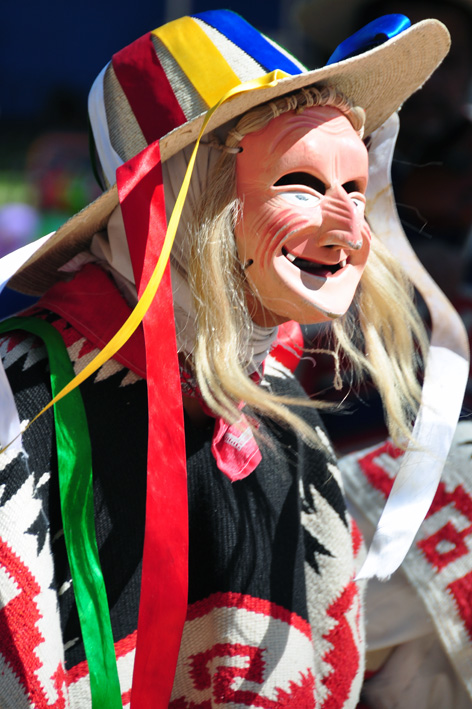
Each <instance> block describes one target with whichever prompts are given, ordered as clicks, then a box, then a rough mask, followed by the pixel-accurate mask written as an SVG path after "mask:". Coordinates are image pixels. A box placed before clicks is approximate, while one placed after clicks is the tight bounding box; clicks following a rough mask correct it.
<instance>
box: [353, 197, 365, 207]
mask: <svg viewBox="0 0 472 709" xmlns="http://www.w3.org/2000/svg"><path fill="white" fill-rule="evenodd" d="M351 200H352V201H353V202H354V204H355V205H356V208H357V209H364V207H365V203H364V202H363V201H362V199H358V198H357V197H351Z"/></svg>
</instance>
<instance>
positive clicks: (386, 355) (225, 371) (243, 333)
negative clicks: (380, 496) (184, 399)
mask: <svg viewBox="0 0 472 709" xmlns="http://www.w3.org/2000/svg"><path fill="white" fill-rule="evenodd" d="M308 106H335V107H336V108H338V109H339V110H340V111H342V112H343V113H344V114H345V115H346V116H347V117H348V119H349V120H350V122H351V124H352V125H353V127H354V129H355V130H356V131H358V133H359V134H360V135H362V130H363V125H364V118H365V115H364V111H363V109H362V108H359V107H354V106H352V105H351V104H350V102H349V101H348V100H347V99H346V98H345V97H344V96H343V95H341V94H339V93H338V92H337V91H335V90H334V89H332V88H328V87H323V88H321V89H317V88H310V89H303V90H302V91H300V92H298V93H296V94H294V95H292V96H285V97H282V98H280V99H277V100H275V101H272V102H270V103H268V104H264V105H262V106H258V107H257V108H255V109H253V110H251V111H249V112H248V113H247V114H245V115H244V116H243V117H242V118H241V119H240V120H239V122H238V124H237V125H236V127H235V128H233V129H232V130H230V131H229V133H228V136H227V139H226V146H227V147H228V148H229V149H230V150H229V151H228V152H224V153H223V155H222V157H221V159H220V161H219V163H218V165H217V167H216V168H215V170H214V172H213V174H212V176H211V178H210V181H209V185H208V189H207V190H206V192H205V195H204V198H203V200H202V203H201V206H200V210H199V212H198V214H197V215H196V217H195V222H194V224H193V226H192V228H191V229H190V235H189V239H190V252H189V267H188V276H189V285H190V289H191V292H192V295H193V299H194V305H195V309H196V319H197V337H196V344H195V349H194V352H193V353H192V360H191V366H192V367H193V370H194V373H195V376H196V379H197V382H198V385H199V388H200V391H201V393H202V396H203V398H204V400H205V402H206V403H207V405H208V406H209V407H210V408H211V409H212V410H213V411H214V412H215V413H217V414H218V415H220V416H223V417H224V418H225V419H226V420H227V421H230V422H232V423H235V422H236V421H238V419H239V417H240V411H239V410H238V408H237V406H238V403H239V402H240V401H241V400H243V401H244V402H245V403H246V405H247V406H248V407H250V410H251V411H252V412H254V414H255V415H265V416H269V417H271V418H273V419H275V420H277V421H280V422H282V423H285V424H288V425H290V426H292V427H294V428H296V429H297V431H299V432H300V433H301V435H302V436H303V437H304V438H305V439H306V440H307V441H309V442H311V443H314V444H315V445H318V444H319V440H318V438H317V434H316V433H315V432H314V431H313V430H312V429H311V428H310V427H309V426H308V425H307V424H306V423H305V422H304V421H303V419H301V418H300V417H299V416H297V415H296V414H295V413H293V412H292V411H291V410H290V408H288V407H289V406H291V405H298V406H300V405H302V406H316V407H322V406H323V403H322V402H320V401H313V400H308V399H301V398H288V397H280V396H275V395H274V394H271V393H270V391H268V390H267V389H266V388H262V387H258V386H256V385H255V384H254V383H253V382H252V381H251V379H250V378H249V377H248V376H247V373H246V367H247V364H248V362H246V361H244V357H245V353H246V352H247V343H248V342H249V339H250V336H251V331H252V327H253V323H252V320H251V317H250V314H249V312H248V308H247V305H246V301H245V295H244V293H245V283H246V281H245V276H244V271H243V268H242V266H241V264H240V263H239V260H238V254H237V250H236V243H235V239H234V224H235V222H236V220H237V219H238V216H239V213H240V209H241V205H240V204H239V202H238V200H237V198H236V179H235V159H236V158H235V155H234V148H236V147H237V146H238V144H239V142H240V141H241V140H242V138H243V137H244V136H245V135H247V134H248V133H252V132H255V131H258V130H261V129H262V128H264V127H265V126H266V125H267V124H268V123H269V121H271V120H272V119H273V118H275V117H276V116H278V115H280V114H281V113H285V112H287V111H293V110H295V111H301V110H304V108H306V107H308ZM359 324H360V328H359ZM332 333H333V338H334V345H333V353H334V355H335V357H336V358H338V359H339V358H342V360H343V361H344V362H346V361H347V362H349V363H350V366H351V368H352V371H353V373H354V376H355V378H357V379H362V378H363V377H364V376H365V374H366V373H367V374H368V375H369V376H370V377H371V378H372V380H373V381H374V383H375V384H376V386H377V388H378V390H379V392H380V394H381V397H382V401H383V405H384V409H385V412H386V420H387V424H388V427H389V431H390V433H391V435H392V436H393V438H394V440H395V441H396V442H398V443H400V442H401V439H402V438H404V437H405V436H406V437H408V436H409V435H410V430H411V419H412V416H413V414H414V411H415V410H416V408H417V405H418V402H419V397H420V386H419V384H418V381H417V378H416V371H417V359H418V358H417V346H419V351H420V352H421V353H423V354H424V353H425V351H426V348H427V340H426V336H425V333H424V329H423V326H422V323H421V320H420V318H419V316H418V314H417V312H416V309H415V307H414V305H413V301H412V287H411V284H410V283H409V281H408V279H407V277H406V276H405V275H404V273H403V271H402V269H401V267H400V266H399V265H398V264H397V263H396V261H395V260H394V259H393V257H392V256H390V254H389V252H388V251H387V250H386V249H385V248H384V247H383V246H382V244H381V243H380V241H379V240H378V239H377V238H376V237H375V235H374V236H373V240H372V248H371V255H370V257H369V262H368V266H367V267H366V269H365V272H364V275H363V277H362V280H361V284H360V286H359V289H358V292H357V294H356V296H355V299H354V302H353V305H352V306H351V309H350V311H349V312H348V314H347V315H346V316H344V317H342V318H340V319H339V320H337V321H334V322H333V323H332ZM386 372H388V376H386Z"/></svg>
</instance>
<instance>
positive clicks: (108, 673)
mask: <svg viewBox="0 0 472 709" xmlns="http://www.w3.org/2000/svg"><path fill="white" fill-rule="evenodd" d="M11 330H26V331H27V332H30V333H32V334H33V335H37V336H38V337H39V338H41V340H43V342H44V344H45V346H46V349H47V353H48V357H49V367H50V371H51V388H52V394H53V396H55V395H56V394H57V393H58V392H59V391H61V389H63V388H64V387H65V386H66V385H67V384H68V383H69V382H70V381H71V379H73V378H74V376H75V375H74V369H73V367H72V363H71V361H70V358H69V355H68V352H67V348H66V346H65V344H64V341H63V339H62V337H61V335H60V334H59V332H58V331H57V330H56V329H55V328H54V327H53V326H52V325H50V324H49V323H47V322H45V321H44V320H37V319H36V318H27V317H24V318H23V317H17V318H10V319H8V320H5V321H4V322H2V323H0V333H4V332H8V331H11ZM54 420H55V428H56V445H57V457H58V468H59V492H60V499H61V512H62V522H63V526H64V537H65V543H66V549H67V555H68V558H69V565H70V570H71V576H72V582H73V589H74V593H75V600H76V603H77V609H78V613H79V621H80V627H81V630H82V638H83V642H84V647H85V655H86V657H87V661H88V667H89V673H90V689H91V693H92V708H93V709H122V707H123V705H122V702H121V690H120V683H119V679H118V670H117V666H116V656H115V648H114V644H113V634H112V629H111V621H110V611H109V608H108V601H107V594H106V589H105V582H104V579H103V574H102V570H101V567H100V560H99V557H98V546H97V539H96V536H95V524H94V509H93V485H92V451H91V446H90V437H89V433H88V425H87V418H86V414H85V408H84V404H83V401H82V396H81V394H80V392H79V389H74V390H73V391H72V392H70V394H69V395H68V396H66V397H65V398H64V399H61V400H60V401H58V402H57V403H56V404H54Z"/></svg>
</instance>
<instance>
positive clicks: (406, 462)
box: [357, 114, 469, 579]
mask: <svg viewBox="0 0 472 709" xmlns="http://www.w3.org/2000/svg"><path fill="white" fill-rule="evenodd" d="M398 125H399V121H398V116H397V115H396V114H394V115H393V116H391V117H390V118H389V119H388V120H387V121H386V122H385V123H384V124H383V126H381V127H380V128H379V129H378V130H377V131H375V133H374V134H373V136H372V139H373V141H372V148H371V151H370V155H371V159H370V169H369V189H368V191H367V204H368V214H367V217H368V219H369V223H370V226H371V228H372V231H373V232H374V233H375V234H376V235H377V236H378V237H379V238H380V239H381V241H382V242H383V243H384V244H385V245H386V246H387V247H388V249H389V250H390V251H391V253H392V254H393V255H394V256H396V257H397V258H398V260H399V261H400V262H401V264H402V266H403V268H404V269H405V271H406V272H407V273H408V275H409V276H410V278H411V279H412V281H413V283H414V284H415V286H416V288H417V289H418V290H419V291H420V293H421V295H422V296H423V298H424V301H425V303H426V305H427V306H428V309H429V311H430V314H431V320H432V326H433V329H432V336H431V346H430V350H429V355H428V361H427V365H426V372H425V378H424V384H423V390H422V399H421V406H420V410H419V412H418V416H417V419H416V422H415V426H414V429H413V437H414V440H415V444H414V445H412V444H410V445H409V447H408V449H407V451H406V453H405V455H404V456H403V460H402V465H401V467H400V470H399V472H398V474H397V476H396V478H395V482H394V484H393V488H392V491H391V493H390V495H389V498H388V500H387V503H386V505H385V507H384V510H383V512H382V514H381V517H380V520H379V522H378V524H377V529H376V530H375V534H374V538H373V540H372V544H371V546H370V549H369V552H368V554H367V558H366V560H365V562H364V564H363V566H362V568H361V570H360V572H359V574H358V576H357V578H358V579H361V578H371V577H373V576H377V577H378V578H380V579H385V578H387V577H388V576H390V575H391V574H392V573H393V572H394V571H395V570H396V569H397V568H398V567H399V566H400V564H401V563H402V561H403V559H404V558H405V556H406V554H407V552H408V549H409V548H410V546H411V544H412V543H413V540H414V538H415V536H416V533H417V531H418V529H419V527H420V525H421V523H422V521H423V519H424V518H425V516H426V514H427V512H428V510H429V507H430V505H431V503H432V501H433V498H434V495H435V493H436V489H437V486H438V483H439V479H440V476H441V472H442V469H443V467H444V463H445V460H446V457H447V454H448V452H449V448H450V446H451V442H452V438H453V435H454V431H455V428H456V425H457V420H458V418H459V415H460V410H461V404H462V400H463V396H464V391H465V386H466V383H467V378H468V374H469V361H468V358H469V348H468V342H467V334H466V331H465V328H464V325H463V323H462V320H461V319H460V317H459V315H458V314H457V312H456V311H455V310H454V308H453V307H452V305H451V303H450V302H449V301H448V300H447V298H446V296H445V295H444V294H443V293H442V291H441V290H440V289H439V288H438V286H437V285H436V284H435V283H434V281H433V280H432V278H431V277H430V276H429V274H428V273H427V272H426V270H425V269H424V268H423V266H422V265H421V263H420V262H419V260H418V259H417V257H416V255H415V253H414V251H413V249H412V248H411V246H410V244H409V242H408V240H407V238H406V236H405V234H404V232H403V229H402V226H401V224H400V220H399V218H398V214H397V210H396V207H395V201H394V196H393V190H392V187H391V183H390V166H391V163H392V158H393V150H394V146H395V140H396V136H397V133H398ZM387 376H388V375H387Z"/></svg>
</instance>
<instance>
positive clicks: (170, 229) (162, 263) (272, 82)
mask: <svg viewBox="0 0 472 709" xmlns="http://www.w3.org/2000/svg"><path fill="white" fill-rule="evenodd" d="M287 76H288V74H286V73H285V72H284V71H282V70H281V69H275V71H272V72H270V73H269V74H265V75H264V76H261V77H259V78H258V79H252V80H251V81H245V82H244V83H242V84H239V85H238V86H235V87H234V88H232V89H230V90H229V91H227V92H226V93H225V94H224V95H223V96H222V97H221V98H220V100H219V101H218V102H217V103H216V104H215V105H214V106H212V108H210V109H209V110H208V111H207V113H206V115H205V119H204V121H203V124H202V127H201V129H200V133H199V134H198V138H197V140H196V143H195V147H194V149H193V152H192V156H191V158H190V160H189V163H188V166H187V170H186V172H185V176H184V179H183V182H182V186H181V188H180V191H179V194H178V196H177V199H176V201H175V205H174V209H173V210H172V214H171V217H170V219H169V224H168V226H167V231H166V236H165V239H164V244H163V246H162V251H161V253H160V255H159V259H158V261H157V264H156V267H155V268H154V271H153V273H152V275H151V278H150V279H149V282H148V284H147V286H146V288H145V290H144V291H143V294H142V296H141V298H140V299H139V300H138V302H137V304H136V306H135V308H134V310H133V311H132V313H131V314H130V316H129V317H128V319H127V320H126V321H125V322H124V323H123V325H122V326H121V327H120V329H119V330H118V332H117V333H116V335H114V336H113V337H112V339H111V340H110V342H108V344H106V345H105V347H104V348H103V349H102V350H100V352H99V353H98V354H97V356H96V357H94V359H93V360H91V362H89V364H88V365H87V366H86V367H84V369H83V370H82V371H81V372H79V374H77V375H76V376H75V377H74V379H72V380H71V381H70V382H69V384H67V385H66V386H65V387H64V388H63V389H61V391H60V392H59V393H58V394H57V395H56V396H55V397H54V398H53V399H52V400H51V401H50V402H49V403H48V404H47V405H46V406H45V407H44V408H43V409H42V410H41V411H40V412H39V414H36V416H35V417H34V418H33V419H32V420H31V421H30V422H29V424H28V425H27V426H26V428H25V429H24V430H26V429H27V428H29V427H30V426H31V424H32V423H34V422H35V421H36V420H37V419H38V418H39V417H40V416H42V415H43V414H44V412H45V411H47V410H48V409H49V408H51V406H53V405H54V404H55V403H57V402H58V401H60V400H61V399H62V398H63V397H64V396H67V394H69V393H70V392H71V391H72V390H73V389H75V388H76V387H77V386H79V385H80V384H82V382H83V381H85V380H86V379H87V378H88V377H90V375H92V374H93V373H94V372H96V371H97V369H98V368H99V367H101V366H102V364H105V362H106V361H107V360H109V359H111V357H113V355H114V354H115V353H116V352H118V350H119V349H120V348H121V347H122V346H123V345H124V344H125V342H126V341H127V340H128V339H129V338H130V337H131V335H132V334H133V332H134V331H135V330H136V329H137V328H138V327H139V325H140V324H141V322H142V320H143V318H144V316H145V315H146V312H147V311H148V309H149V306H150V305H151V303H152V301H153V299H154V296H155V295H156V293H157V289H158V288H159V284H160V282H161V279H162V276H163V274H164V271H165V268H166V265H167V262H168V260H169V257H170V252H171V249H172V245H173V243H174V238H175V234H176V232H177V227H178V225H179V221H180V217H181V214H182V209H183V206H184V202H185V198H186V196H187V192H188V188H189V184H190V179H191V177H192V172H193V167H194V164H195V158H196V156H197V151H198V147H199V145H200V140H201V138H202V136H203V133H204V131H205V128H206V127H207V125H208V122H209V120H210V118H211V117H212V115H213V114H214V112H215V111H216V110H217V109H218V108H219V107H220V106H221V104H223V103H224V102H225V101H227V100H228V99H230V98H232V97H233V96H236V95H237V94H241V93H245V92H247V91H254V90H256V89H264V88H268V87H271V86H276V85H277V83H278V82H279V80H280V79H284V78H285V77H287ZM11 443H13V441H11V442H10V443H9V444H8V445H7V446H5V448H3V449H2V450H0V453H3V451H4V450H6V449H7V448H8V446H9V445H11Z"/></svg>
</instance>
